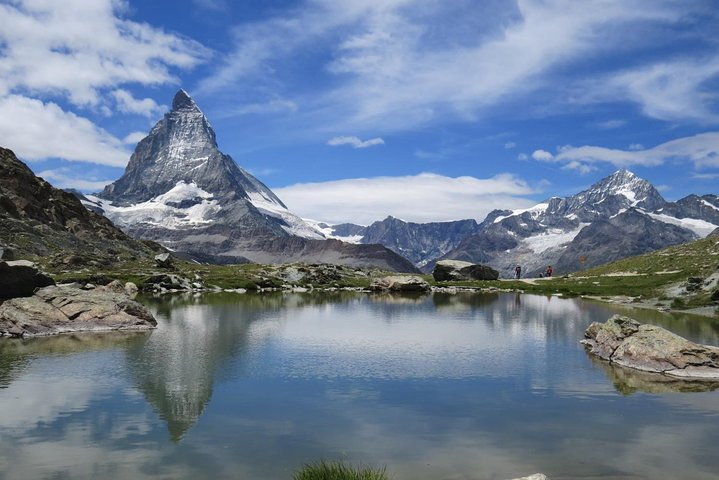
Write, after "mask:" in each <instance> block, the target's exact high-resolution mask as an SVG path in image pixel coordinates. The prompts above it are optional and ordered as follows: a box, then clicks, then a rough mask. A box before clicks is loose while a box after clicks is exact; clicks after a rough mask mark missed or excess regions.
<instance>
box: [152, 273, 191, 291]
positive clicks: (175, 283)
mask: <svg viewBox="0 0 719 480" xmlns="http://www.w3.org/2000/svg"><path fill="white" fill-rule="evenodd" d="M192 289H193V286H192V282H191V281H190V280H189V279H187V278H185V277H181V276H180V275H175V274H163V275H153V276H152V277H149V278H148V279H146V280H145V281H144V283H143V290H146V291H152V290H156V291H162V290H192Z"/></svg>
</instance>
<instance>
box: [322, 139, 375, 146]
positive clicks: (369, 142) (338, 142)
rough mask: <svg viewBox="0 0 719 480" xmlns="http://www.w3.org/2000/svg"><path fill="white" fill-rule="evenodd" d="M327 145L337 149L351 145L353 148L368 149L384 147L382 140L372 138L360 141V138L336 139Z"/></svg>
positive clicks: (329, 141)
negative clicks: (376, 146) (377, 146)
mask: <svg viewBox="0 0 719 480" xmlns="http://www.w3.org/2000/svg"><path fill="white" fill-rule="evenodd" d="M327 145H331V146H333V147H337V146H340V145H349V146H351V147H352V148H367V147H373V146H375V145H384V140H382V139H381V138H379V137H377V138H370V139H369V140H360V139H359V137H334V138H331V139H330V140H328V141H327Z"/></svg>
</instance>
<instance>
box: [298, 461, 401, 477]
mask: <svg viewBox="0 0 719 480" xmlns="http://www.w3.org/2000/svg"><path fill="white" fill-rule="evenodd" d="M292 479H293V480H388V479H389V476H388V475H387V472H386V469H385V468H384V467H383V468H373V467H353V466H351V465H348V464H346V463H344V462H340V461H325V460H321V461H319V462H316V463H312V464H307V465H305V466H303V467H302V468H301V469H300V470H299V471H297V472H295V474H294V475H293V477H292Z"/></svg>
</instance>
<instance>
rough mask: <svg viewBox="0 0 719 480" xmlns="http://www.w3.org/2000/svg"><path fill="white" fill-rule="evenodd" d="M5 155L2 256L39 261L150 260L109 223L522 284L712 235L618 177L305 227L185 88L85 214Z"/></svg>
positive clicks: (269, 252) (200, 256)
mask: <svg viewBox="0 0 719 480" xmlns="http://www.w3.org/2000/svg"><path fill="white" fill-rule="evenodd" d="M0 157H1V158H0V160H2V162H3V165H2V168H4V169H5V170H7V172H5V173H3V176H2V178H0V181H2V183H0V222H1V223H2V226H3V238H0V248H3V249H4V250H8V246H11V247H10V249H12V248H15V249H16V250H18V251H24V250H27V251H28V252H30V253H31V254H33V255H35V256H43V255H47V254H51V253H57V251H67V250H70V251H74V250H77V251H91V252H99V253H100V256H104V257H107V258H111V257H112V256H113V255H115V253H114V252H128V251H133V250H134V251H136V252H147V251H148V249H149V248H150V247H149V246H148V245H149V244H147V243H138V242H135V243H128V242H134V240H131V239H129V238H127V237H126V236H125V235H123V233H122V232H120V231H119V230H118V229H116V228H115V227H114V226H113V225H112V223H114V224H115V225H117V226H119V227H120V228H121V229H122V230H123V231H124V232H125V233H127V234H129V235H130V236H131V237H133V238H135V239H141V240H153V241H156V242H158V243H159V244H161V245H163V246H164V247H166V248H168V249H170V250H173V251H176V252H178V253H182V255H183V256H189V257H190V258H194V259H197V260H202V261H209V262H216V263H237V262H247V261H252V262H257V263H283V262H293V261H301V262H306V263H336V264H344V265H352V266H375V267H379V268H384V269H389V270H396V271H404V272H411V271H416V270H417V268H421V269H422V270H424V271H431V269H432V268H433V265H434V264H435V262H436V261H437V260H439V259H457V260H464V261H469V262H473V263H483V264H488V265H490V266H492V267H494V268H495V269H497V270H499V271H500V273H501V274H502V275H503V276H509V275H511V272H513V270H514V266H515V265H516V264H520V265H522V266H523V267H524V271H525V272H526V273H528V274H530V275H535V274H538V273H539V272H541V271H543V270H544V268H545V267H546V265H549V264H552V265H554V266H555V272H556V273H560V274H561V273H565V272H571V271H575V270H580V269H582V268H587V267H591V266H594V265H598V264H601V263H605V262H608V261H612V260H616V259H619V258H623V257H626V256H630V255H637V254H641V253H645V252H647V251H651V250H655V249H659V248H663V247H666V246H669V245H673V244H677V243H682V242H687V241H691V240H693V239H696V238H699V237H705V236H707V235H709V234H710V233H712V232H713V231H716V230H717V228H718V226H719V198H718V197H717V196H716V195H704V196H697V195H690V196H688V197H685V198H683V199H681V200H678V201H676V202H668V201H666V200H665V199H664V198H663V197H662V196H661V194H660V193H659V192H658V191H657V190H656V188H654V186H652V184H651V183H649V182H648V181H646V180H644V179H641V178H639V177H637V176H636V175H634V174H633V173H632V172H629V171H627V170H624V169H623V170H620V171H618V172H615V173H614V174H612V175H610V176H609V177H607V178H604V179H602V180H600V181H599V182H597V183H596V184H594V185H592V186H591V187H590V188H588V189H587V190H584V191H582V192H579V193H578V194H576V195H572V196H569V197H566V198H559V197H552V198H549V199H548V200H546V201H544V202H541V203H539V204H537V205H535V206H533V207H531V208H528V209H523V210H514V211H512V210H495V211H493V212H491V213H490V214H489V215H488V216H487V217H486V218H485V219H484V220H483V221H482V222H481V223H478V222H477V221H475V220H472V219H468V220H458V221H452V222H436V223H425V224H419V223H412V222H405V221H403V220H400V219H397V218H394V217H387V218H386V219H384V220H382V221H378V222H375V223H373V224H372V225H370V226H361V225H354V224H349V223H348V224H342V225H334V226H330V225H326V224H317V223H316V222H309V221H305V220H303V219H302V218H300V217H299V216H297V215H295V214H293V213H292V212H291V211H290V210H288V209H287V207H286V206H285V205H284V204H283V203H282V201H281V200H280V199H279V198H278V197H277V196H276V195H275V194H274V193H273V192H272V191H271V190H270V189H269V188H268V187H267V186H265V185H264V184H263V183H262V182H260V181H259V180H258V179H256V178H255V177H254V176H252V175H251V174H250V173H249V172H247V171H245V170H244V169H242V168H241V167H239V166H238V165H237V164H236V163H235V161H234V160H233V159H232V158H231V157H229V156H228V155H226V154H224V153H222V152H221V151H220V150H219V148H218V145H217V140H216V137H215V132H214V131H213V129H212V126H211V125H210V123H209V121H208V120H207V118H206V117H205V115H204V114H203V113H202V111H201V110H200V108H199V107H198V105H197V104H196V103H195V102H194V100H192V98H191V97H190V96H189V95H188V94H187V93H186V92H185V91H184V90H180V91H179V92H178V93H177V94H176V95H175V98H174V100H173V104H172V109H171V110H170V112H168V113H167V114H166V115H165V116H164V117H163V118H162V119H161V120H160V121H159V122H158V123H157V124H156V125H155V126H154V127H153V128H152V130H151V131H150V132H149V134H148V136H147V137H146V138H144V139H143V140H141V141H140V142H139V144H138V145H137V148H136V149H135V152H134V153H133V155H132V157H131V158H130V161H129V163H128V166H127V169H126V170H125V173H124V174H123V175H122V176H121V177H120V178H119V179H118V180H117V181H115V182H113V183H112V184H111V185H108V186H107V187H106V188H105V189H104V190H103V191H102V192H100V193H98V194H97V195H87V196H83V195H81V194H77V196H78V197H79V198H80V199H81V200H82V203H83V204H84V205H85V207H87V209H89V210H92V212H87V211H86V210H85V209H82V208H80V207H79V204H78V203H77V201H76V199H75V198H73V197H72V195H70V194H69V193H67V192H61V191H59V190H57V189H52V187H50V186H49V184H47V183H46V182H44V181H43V180H41V179H37V178H36V177H34V175H32V172H30V170H29V169H27V167H25V166H24V165H23V164H22V163H21V162H19V161H18V160H17V159H15V158H14V155H12V152H10V151H7V150H2V151H0ZM18 179H19V180H18ZM25 184H26V185H25ZM78 209H79V211H78ZM96 213H101V214H103V215H104V216H105V217H107V218H109V219H110V220H111V221H112V223H110V222H108V221H107V220H106V219H103V218H102V217H101V216H99V215H96ZM35 217H37V218H35ZM33 222H34V223H33ZM31 223H32V225H31ZM95 232H99V234H95ZM18 239H20V240H18ZM48 239H49V240H48ZM105 240H107V241H105ZM21 244H22V245H21ZM23 245H25V246H23ZM27 245H30V246H32V247H31V248H30V247H27ZM128 245H129V247H128ZM23 249H24V250H23ZM73 249H74V250H73ZM115 256H117V255H115Z"/></svg>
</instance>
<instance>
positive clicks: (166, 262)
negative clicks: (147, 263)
mask: <svg viewBox="0 0 719 480" xmlns="http://www.w3.org/2000/svg"><path fill="white" fill-rule="evenodd" d="M155 263H156V264H157V266H158V267H160V268H168V269H173V268H175V263H174V260H173V258H172V255H170V253H169V252H165V253H158V254H157V255H155Z"/></svg>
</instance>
